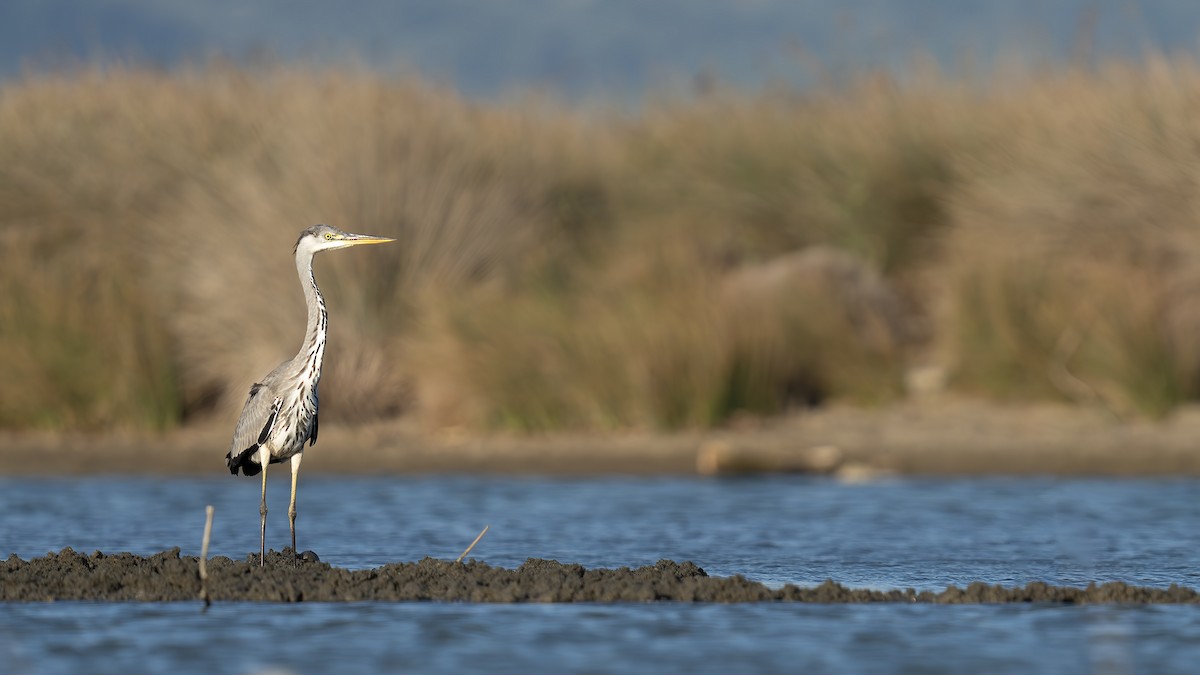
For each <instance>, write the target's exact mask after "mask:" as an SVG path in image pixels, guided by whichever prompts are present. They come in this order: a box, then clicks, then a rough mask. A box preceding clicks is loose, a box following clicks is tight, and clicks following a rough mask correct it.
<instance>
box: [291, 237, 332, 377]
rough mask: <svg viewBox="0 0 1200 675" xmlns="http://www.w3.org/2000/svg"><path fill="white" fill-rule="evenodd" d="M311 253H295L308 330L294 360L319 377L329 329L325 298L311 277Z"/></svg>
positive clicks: (314, 279) (314, 278) (300, 251)
mask: <svg viewBox="0 0 1200 675" xmlns="http://www.w3.org/2000/svg"><path fill="white" fill-rule="evenodd" d="M312 263H313V252H312V251H303V250H297V251H296V272H297V273H298V274H299V275H300V287H301V288H302V289H304V302H305V304H306V305H308V328H307V329H306V330H305V331H304V342H303V343H301V345H300V351H299V352H298V353H297V354H296V359H297V360H300V359H303V360H304V361H305V362H307V363H308V364H309V367H311V368H313V369H314V370H315V371H316V377H317V379H320V377H321V361H322V360H323V359H324V358H325V337H326V331H327V330H328V328H329V315H328V313H327V312H326V311H325V298H324V297H322V295H321V289H319V288H317V279H316V277H314V276H313V268H312Z"/></svg>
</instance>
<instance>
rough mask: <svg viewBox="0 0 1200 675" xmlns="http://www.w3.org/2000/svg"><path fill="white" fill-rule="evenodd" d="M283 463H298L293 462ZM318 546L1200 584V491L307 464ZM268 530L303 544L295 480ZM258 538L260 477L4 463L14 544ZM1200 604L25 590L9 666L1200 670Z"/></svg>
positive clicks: (924, 581)
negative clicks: (206, 532) (29, 596)
mask: <svg viewBox="0 0 1200 675" xmlns="http://www.w3.org/2000/svg"><path fill="white" fill-rule="evenodd" d="M280 477H281V478H282V476H280ZM301 480H302V482H301V485H300V498H299V518H298V521H297V529H298V531H299V545H300V548H301V549H312V550H315V551H316V552H317V553H318V554H320V556H321V558H322V560H324V561H326V562H330V563H333V564H335V565H339V566H343V567H353V568H362V567H374V566H378V565H381V564H384V563H386V562H392V561H397V560H413V559H418V558H421V557H424V556H433V557H437V558H454V557H457V555H458V554H459V553H460V552H461V551H462V549H463V548H464V547H465V546H466V545H467V544H468V543H470V541H471V539H473V538H474V536H475V535H476V534H477V533H478V532H479V530H480V529H481V528H482V527H483V526H484V525H490V526H491V529H490V531H489V532H488V534H487V536H486V537H485V538H484V539H483V540H482V541H481V542H480V543H479V545H478V546H477V547H476V548H475V550H474V551H473V552H472V557H475V558H478V559H480V560H483V561H485V562H488V563H490V564H493V565H500V566H504V567H513V566H516V565H519V564H521V563H522V562H523V561H524V560H525V559H526V558H529V557H539V558H552V559H557V560H560V561H563V562H578V563H582V564H583V565H585V566H589V567H596V566H604V567H614V566H623V565H628V566H636V565H643V564H652V563H654V562H655V561H657V560H659V559H661V558H670V559H674V560H679V561H683V560H691V561H694V562H696V563H697V564H699V565H700V566H701V567H703V568H704V569H706V570H707V571H708V572H709V573H710V574H714V575H732V574H742V575H744V576H746V577H749V578H752V579H757V580H761V581H763V582H766V583H768V584H771V585H780V584H784V583H796V584H804V585H811V584H816V583H820V582H821V581H823V580H824V579H826V578H832V579H835V580H837V581H840V582H842V583H844V584H846V585H849V586H855V587H871V588H907V587H914V588H917V589H926V588H930V589H940V588H942V587H944V586H946V585H948V584H958V585H964V584H967V583H970V582H972V581H984V582H987V583H1001V584H1005V585H1014V584H1017V585H1020V584H1024V583H1026V582H1029V581H1047V582H1050V583H1055V584H1070V585H1084V584H1086V583H1087V582H1089V581H1093V580H1095V581H1109V580H1121V581H1127V582H1130V583H1135V584H1140V585H1153V586H1166V585H1169V584H1171V583H1179V584H1184V585H1188V586H1193V587H1200V564H1198V563H1200V482H1197V481H1188V480H1167V481H1163V480H1158V481H1151V480H1130V481H1098V480H1071V481H1060V480H1049V479H1036V480H1030V479H979V480H921V479H903V480H899V479H898V480H887V481H881V482H875V483H867V484H861V485H847V484H842V483H838V482H834V481H830V480H823V479H806V478H796V477H768V478H747V479H733V480H703V479H688V478H652V479H647V478H604V479H587V480H561V479H540V478H495V477H480V478H471V477H426V478H395V477H380V478H345V477H303V478H302V479H301ZM268 489H269V495H268V498H269V502H270V508H271V512H270V516H269V522H268V545H269V546H272V547H274V548H281V547H282V546H284V545H286V544H287V543H288V531H287V517H286V511H287V490H288V485H287V482H286V480H272V481H271V483H270V484H269V487H268ZM205 504H213V505H214V506H215V507H216V521H215V525H214V531H213V543H212V548H211V551H210V554H211V555H228V556H231V557H237V558H243V557H245V555H246V554H247V553H248V552H250V551H252V550H254V549H256V548H257V545H258V483H257V482H256V481H255V480H253V479H249V480H247V479H241V480H235V479H233V478H232V477H229V478H224V477H223V478H221V479H194V480H193V479H178V478H171V479H154V478H136V479H118V478H80V479H66V480H30V479H19V480H18V479H0V518H2V520H0V557H2V556H7V555H9V554H14V553H15V554H16V555H19V556H21V557H22V558H26V559H28V558H30V557H35V556H39V555H42V554H44V553H46V552H48V551H57V550H59V549H61V548H63V547H66V546H70V547H72V548H74V549H75V550H77V551H83V552H91V551H93V550H102V551H104V552H107V553H112V552H119V551H132V552H134V553H139V554H149V553H154V552H157V551H161V550H163V549H165V548H170V547H172V546H180V547H181V548H182V549H183V552H184V553H185V554H196V553H198V552H199V548H200V537H201V530H202V527H203V520H204V505H205ZM1198 659H1200V608H1196V607H1085V608H1080V607H1057V606H982V607H980V606H975V607H944V606H941V607H939V606H904V605H883V606H797V605H735V606H721V605H695V606H692V605H675V604H664V605H633V604H613V605H552V606H546V605H520V606H489V605H466V604H436V603H410V604H391V605H385V604H352V605H317V604H313V605H295V606H290V605H258V604H225V603H219V604H217V605H214V606H213V608H212V609H210V610H209V611H208V612H207V613H203V614H202V613H201V612H200V611H199V606H198V604H191V603H183V604H116V603H55V604H14V603H7V604H0V672H4V673H22V672H30V673H34V672H38V673H40V672H50V673H55V672H61V673H69V672H81V671H87V672H165V671H168V670H170V671H174V672H229V673H249V672H266V671H272V672H279V671H280V670H282V671H283V672H297V673H309V672H311V673H322V672H333V671H335V670H336V671H337V672H387V671H396V670H401V669H415V670H420V671H422V672H459V671H462V670H487V671H490V672H529V671H531V670H538V671H545V670H558V671H562V670H567V671H590V672H618V671H619V672H661V671H663V670H664V669H668V668H669V669H672V670H687V671H696V672H728V671H729V670H730V669H736V670H739V671H743V672H745V671H779V672H799V671H806V672H845V671H856V672H982V671H987V672H1032V671H1041V672H1080V673H1084V672H1116V673H1120V672H1142V671H1146V672H1163V671H1172V670H1176V671H1179V672H1190V671H1191V669H1192V667H1193V666H1194V664H1195V663H1196V662H1197V660H1198Z"/></svg>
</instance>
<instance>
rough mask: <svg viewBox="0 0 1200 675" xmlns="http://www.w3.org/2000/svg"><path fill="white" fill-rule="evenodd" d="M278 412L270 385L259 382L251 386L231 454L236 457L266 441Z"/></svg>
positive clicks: (239, 420)
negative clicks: (266, 385)
mask: <svg viewBox="0 0 1200 675" xmlns="http://www.w3.org/2000/svg"><path fill="white" fill-rule="evenodd" d="M278 413H279V405H278V403H277V399H276V398H275V397H273V396H271V392H270V391H269V387H265V386H263V385H262V384H257V383H256V384H255V385H254V386H252V387H250V396H249V397H248V398H247V399H246V405H244V406H242V415H241V417H239V418H238V423H237V428H236V429H234V432H233V442H232V443H230V444H229V454H230V455H231V456H233V457H236V456H238V455H240V454H242V453H244V452H246V451H247V450H250V449H253V448H257V447H258V446H259V445H260V444H262V443H264V442H265V441H266V440H267V436H268V435H269V434H270V431H271V426H272V425H273V424H274V422H275V417H276V415H278Z"/></svg>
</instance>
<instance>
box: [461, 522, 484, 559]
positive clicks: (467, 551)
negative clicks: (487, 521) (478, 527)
mask: <svg viewBox="0 0 1200 675" xmlns="http://www.w3.org/2000/svg"><path fill="white" fill-rule="evenodd" d="M489 527H491V525H484V526H483V530H482V531H481V532H480V533H479V536H478V537H475V541H473V542H471V545H470V546H468V547H467V550H465V551H463V552H462V555H460V556H458V560H455V561H454V562H456V563H460V562H462V561H463V558H465V557H467V554H468V553H470V552H471V549H473V548H475V544H478V543H479V540H480V539H483V535H485V534H487V531H488V528H489Z"/></svg>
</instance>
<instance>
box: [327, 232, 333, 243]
mask: <svg viewBox="0 0 1200 675" xmlns="http://www.w3.org/2000/svg"><path fill="white" fill-rule="evenodd" d="M332 239H333V233H332V232H326V233H325V241H330V240H332Z"/></svg>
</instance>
